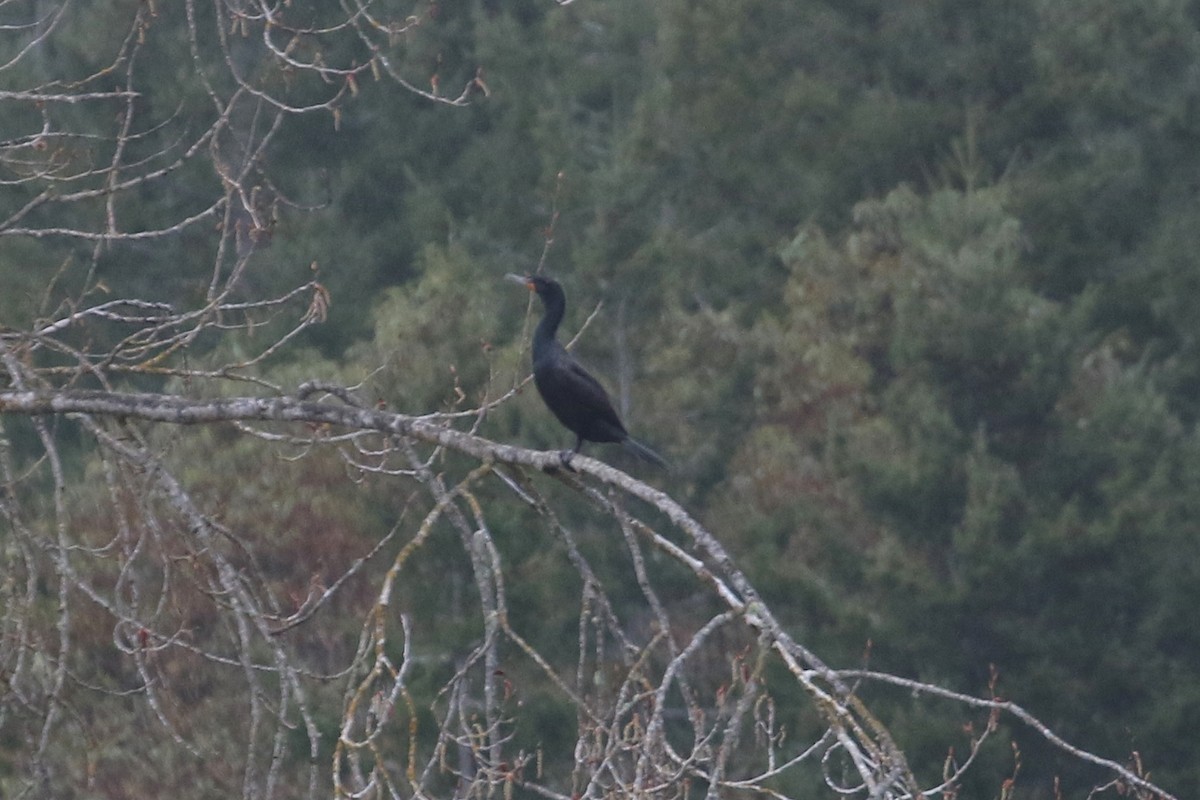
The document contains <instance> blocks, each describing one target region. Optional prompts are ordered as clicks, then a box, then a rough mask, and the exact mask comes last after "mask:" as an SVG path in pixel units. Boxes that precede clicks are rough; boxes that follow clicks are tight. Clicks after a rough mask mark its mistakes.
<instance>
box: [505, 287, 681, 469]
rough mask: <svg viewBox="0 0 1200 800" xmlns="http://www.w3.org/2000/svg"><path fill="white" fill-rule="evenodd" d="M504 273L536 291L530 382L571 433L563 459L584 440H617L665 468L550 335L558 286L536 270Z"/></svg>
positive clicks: (560, 305)
mask: <svg viewBox="0 0 1200 800" xmlns="http://www.w3.org/2000/svg"><path fill="white" fill-rule="evenodd" d="M508 278H509V279H510V280H514V281H517V282H519V283H522V284H524V285H525V286H526V287H528V288H529V290H530V291H534V292H537V295H538V297H540V298H541V299H542V305H543V306H544V308H545V313H544V314H543V315H542V319H541V322H539V323H538V325H537V328H535V329H534V331H533V382H534V384H536V385H537V389H538V394H540V395H541V396H542V400H543V401H545V403H546V406H547V407H548V408H549V409H550V411H551V412H552V413H553V414H554V416H556V417H558V421H559V422H561V423H562V424H563V425H565V426H566V427H567V429H568V430H570V431H571V432H572V433H574V434H575V449H574V450H570V451H567V452H565V453H564V454H563V463H564V464H567V463H569V461H570V457H571V456H572V455H574V454H575V453H578V452H579V449H580V448H581V447H583V443H584V442H619V443H620V444H622V445H624V446H625V447H626V449H628V450H629V451H630V452H632V453H634V454H635V455H637V456H639V457H640V458H643V459H645V460H646V461H651V462H654V463H655V464H658V465H659V466H663V467H665V466H666V465H667V464H666V462H665V461H663V459H662V457H661V456H659V455H658V453H655V452H654V451H653V450H651V449H650V448H648V447H646V446H645V445H643V444H642V443H640V442H638V441H637V440H636V439H634V438H633V437H631V436H630V435H629V432H628V431H627V430H625V426H624V425H623V424H622V423H621V418H620V417H618V416H617V412H616V411H615V410H614V409H613V405H612V401H611V400H610V399H609V397H608V393H607V392H606V391H604V387H603V386H601V385H600V382H599V381H598V380H596V379H595V378H593V377H592V376H591V375H590V374H589V373H588V371H587V370H585V369H584V368H583V366H581V365H580V363H579V362H578V361H576V360H575V358H574V357H573V356H572V355H571V354H570V353H568V352H567V349H566V348H565V347H563V346H562V345H561V344H560V343H559V341H558V339H556V338H555V334H557V333H558V326H559V324H560V323H562V319H563V313H564V312H565V311H566V307H567V298H566V295H565V294H564V293H563V289H562V286H560V285H559V283H558V282H557V281H555V280H552V279H550V278H546V277H543V276H541V275H509V276H508Z"/></svg>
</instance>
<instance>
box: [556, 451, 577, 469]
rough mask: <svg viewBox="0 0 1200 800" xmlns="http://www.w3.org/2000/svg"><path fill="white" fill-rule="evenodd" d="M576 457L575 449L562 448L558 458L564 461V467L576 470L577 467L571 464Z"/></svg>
mask: <svg viewBox="0 0 1200 800" xmlns="http://www.w3.org/2000/svg"><path fill="white" fill-rule="evenodd" d="M574 457H575V451H574V450H562V451H560V452H559V454H558V460H559V461H560V462H561V463H562V465H563V469H565V470H570V471H571V472H574V471H575V469H574V468H573V467H572V466H571V459H572V458H574Z"/></svg>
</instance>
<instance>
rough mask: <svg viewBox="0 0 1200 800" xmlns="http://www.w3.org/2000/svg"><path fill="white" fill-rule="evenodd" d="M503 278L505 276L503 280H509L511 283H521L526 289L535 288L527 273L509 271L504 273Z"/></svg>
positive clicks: (532, 289) (531, 289)
mask: <svg viewBox="0 0 1200 800" xmlns="http://www.w3.org/2000/svg"><path fill="white" fill-rule="evenodd" d="M504 278H505V280H510V281H512V282H513V283H519V284H521V285H522V286H524V287H525V288H526V289H528V290H529V291H531V292H532V291H534V290H535V289H536V287H535V286H534V285H533V281H532V280H531V279H530V278H529V276H528V275H517V274H516V273H515V272H510V273H508V274H507V275H505V276H504Z"/></svg>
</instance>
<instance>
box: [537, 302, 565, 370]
mask: <svg viewBox="0 0 1200 800" xmlns="http://www.w3.org/2000/svg"><path fill="white" fill-rule="evenodd" d="M543 302H544V303H545V306H546V312H545V314H543V315H542V320H541V322H539V323H538V326H537V328H535V329H534V331H533V358H534V360H535V361H536V360H537V359H538V356H540V355H543V354H546V353H549V352H550V350H551V349H553V347H554V337H555V335H556V334H557V333H558V326H559V325H560V324H561V323H562V319H563V312H564V311H565V310H566V302H565V300H564V298H563V297H561V296H554V295H550V296H549V297H545V298H543Z"/></svg>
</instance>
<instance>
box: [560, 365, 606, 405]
mask: <svg viewBox="0 0 1200 800" xmlns="http://www.w3.org/2000/svg"><path fill="white" fill-rule="evenodd" d="M564 366H565V367H566V368H567V371H566V374H565V376H564V377H566V379H567V380H569V381H570V382H571V383H572V384H574V385H575V387H576V391H577V392H578V393H579V398H580V401H581V402H583V403H586V404H587V405H588V406H589V407H591V408H595V409H597V410H600V409H611V408H612V401H611V400H609V398H608V392H606V391H605V390H604V387H603V386H602V385H601V384H600V381H598V380H596V379H595V378H594V377H593V376H592V373H590V372H588V371H587V370H586V369H584V368H583V365H582V364H580V363H579V362H578V361H576V360H575V359H573V358H572V359H570V360H569V361H568V362H567V363H566V364H564Z"/></svg>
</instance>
